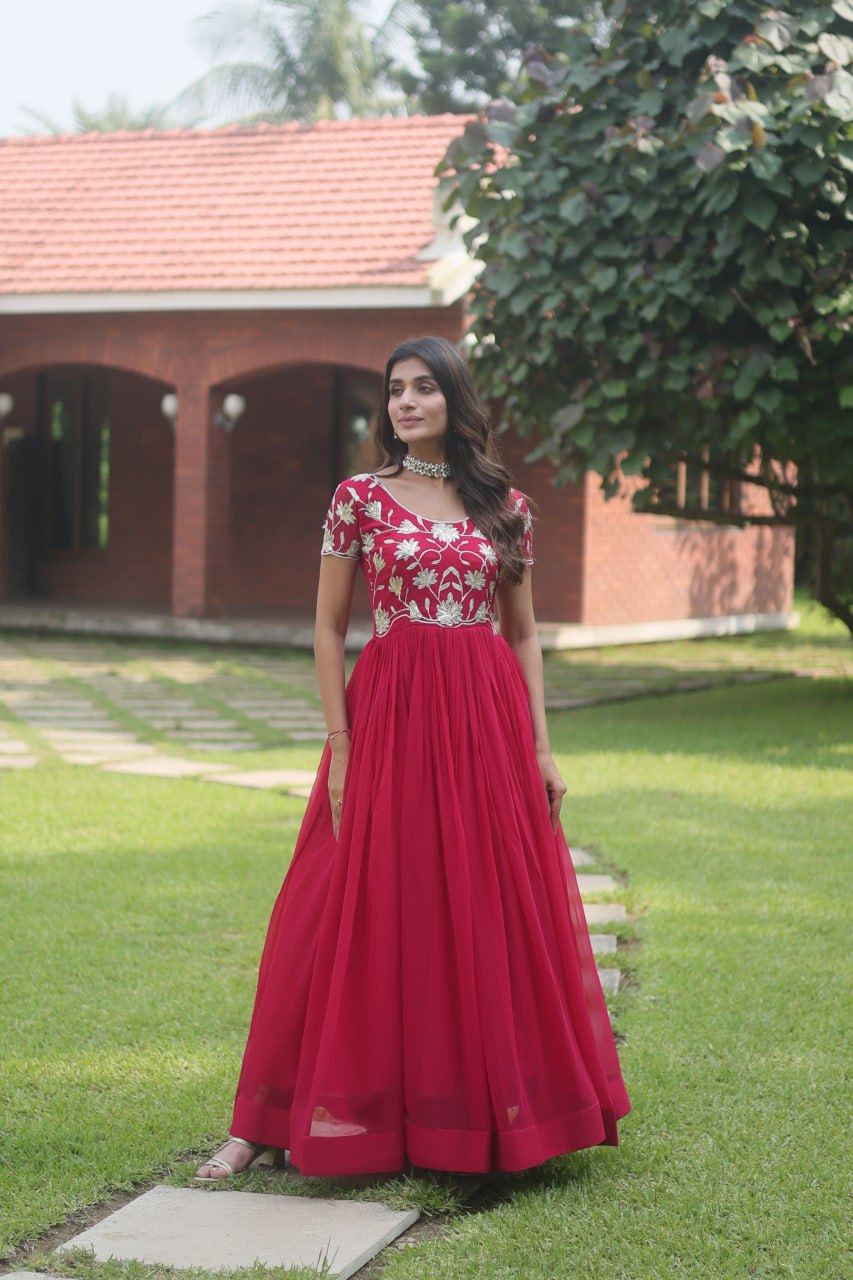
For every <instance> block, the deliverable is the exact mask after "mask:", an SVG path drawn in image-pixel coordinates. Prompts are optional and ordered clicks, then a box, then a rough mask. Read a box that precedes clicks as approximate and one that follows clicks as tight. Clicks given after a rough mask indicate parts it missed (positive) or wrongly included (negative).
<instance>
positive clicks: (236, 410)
mask: <svg viewBox="0 0 853 1280" xmlns="http://www.w3.org/2000/svg"><path fill="white" fill-rule="evenodd" d="M245 412H246V399H245V397H244V396H241V395H238V394H237V392H236V391H230V392H229V393H228V395H227V396H226V397H225V399H224V400H223V401H222V408H221V409H220V410H219V412H218V413H217V415H216V418H215V422H216V425H217V426H218V427H221V428H222V430H223V431H228V432H229V433H230V432H232V431H233V430H234V428H235V427H236V425H237V423H238V422H239V421H240V419H241V418H242V416H243V414H244V413H245Z"/></svg>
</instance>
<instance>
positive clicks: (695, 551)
mask: <svg viewBox="0 0 853 1280" xmlns="http://www.w3.org/2000/svg"><path fill="white" fill-rule="evenodd" d="M585 490H586V525H585V542H586V557H585V570H584V608H583V616H582V621H583V622H585V623H590V624H598V625H607V624H615V623H625V622H654V621H663V620H668V619H674V618H710V617H718V616H720V615H722V614H726V613H776V612H785V611H787V610H788V609H790V607H791V599H792V592H793V574H794V534H793V531H792V530H790V529H761V528H756V529H734V528H721V527H717V526H715V525H710V524H708V525H700V524H688V523H686V522H685V523H684V524H680V523H679V522H677V521H675V520H672V519H669V518H666V517H659V516H654V515H638V514H637V513H635V512H634V511H632V509H631V505H630V501H629V499H628V498H627V496H626V497H617V498H613V499H611V501H610V502H605V500H604V496H603V494H602V492H601V489H600V487H599V481H598V477H597V476H593V475H589V476H587V479H586V486H585Z"/></svg>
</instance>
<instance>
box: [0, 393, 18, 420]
mask: <svg viewBox="0 0 853 1280" xmlns="http://www.w3.org/2000/svg"><path fill="white" fill-rule="evenodd" d="M14 407H15V397H14V396H13V395H11V394H10V393H9V392H8V391H0V422H3V420H4V419H5V418H8V416H9V414H10V413H11V412H12V410H13V409H14Z"/></svg>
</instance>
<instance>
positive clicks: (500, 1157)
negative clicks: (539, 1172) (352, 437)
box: [231, 475, 629, 1175]
mask: <svg viewBox="0 0 853 1280" xmlns="http://www.w3.org/2000/svg"><path fill="white" fill-rule="evenodd" d="M512 501H513V503H514V504H515V505H516V507H517V508H518V509H519V510H521V511H522V513H523V514H524V515H525V517H526V521H527V526H528V529H527V533H526V536H525V546H524V554H525V558H526V559H528V560H530V555H531V537H530V529H529V525H530V518H529V513H528V511H527V506H526V504H525V502H524V498H523V497H522V495H521V494H520V493H518V492H516V491H515V490H513V491H512ZM322 550H323V554H325V555H335V556H344V557H349V558H352V559H355V560H360V562H361V567H362V570H363V572H364V574H365V577H366V579H367V584H368V588H369V591H370V597H371V603H372V608H373V620H374V635H373V637H372V639H371V640H370V642H369V643H368V645H367V646H366V648H365V649H364V651H363V652H362V654H361V655H360V656H359V658H358V661H357V663H356V665H355V669H354V671H353V674H352V677H351V679H350V681H349V684H348V687H347V707H348V713H349V723H350V726H351V728H352V738H351V748H350V754H349V762H348V766H347V777H346V785H345V793H344V803H343V810H342V816H341V827H340V834H339V838H338V839H337V840H336V839H335V837H334V835H333V832H332V821H331V810H330V805H329V797H328V792H327V782H328V772H329V762H330V752H329V749H328V747H326V748H325V749H324V751H323V755H322V759H321V761H320V767H319V771H318V774H317V779H316V782H315V785H314V789H313V791H312V794H311V798H310V800H309V802H308V807H307V811H306V813H305V818H304V821H303V824H302V828H301V830H300V833H299V837H298V839H297V842H296V848H295V852H294V855H293V861H292V863H291V866H290V869H289V871H288V873H287V877H286V879H285V881H284V885H283V886H282V889H281V892H280V894H279V897H278V899H277V901H276V904H275V907H274V910H273V914H272V919H271V922H270V926H269V932H268V935H267V940H266V945H265V948H264V952H263V957H262V960H261V966H260V975H259V980H258V989H257V996H256V999H255V1006H254V1012H253V1016H252V1023H251V1029H250V1033H249V1038H248V1044H247V1046H246V1052H245V1057H244V1060H243V1067H242V1072H241V1075H240V1081H239V1085H238V1089H237V1098H236V1103H235V1108H234V1117H233V1122H232V1126H231V1132H232V1133H234V1134H237V1135H239V1136H240V1137H243V1138H247V1139H249V1140H250V1141H253V1142H259V1143H265V1144H268V1145H271V1146H278V1147H284V1148H288V1149H289V1150H290V1152H291V1157H292V1160H293V1163H294V1164H295V1165H296V1166H297V1167H298V1168H299V1169H300V1170H301V1171H302V1172H303V1173H304V1174H319V1175H344V1174H352V1173H380V1172H386V1171H387V1172H390V1171H394V1170H400V1169H403V1168H405V1167H406V1166H407V1165H414V1166H422V1167H425V1168H431V1169H446V1170H454V1171H457V1172H483V1171H488V1170H491V1169H505V1170H512V1169H524V1168H528V1167H530V1166H533V1165H536V1164H539V1163H541V1162H542V1161H544V1160H547V1159H548V1158H549V1157H552V1156H557V1155H560V1154H561V1153H563V1152H567V1151H573V1150H576V1149H578V1148H580V1147H590V1146H594V1145H597V1144H599V1143H607V1144H611V1145H615V1144H616V1142H617V1133H616V1122H617V1120H618V1119H619V1118H620V1117H622V1116H624V1115H626V1114H627V1112H628V1110H629V1102H628V1096H627V1093H626V1091H625V1086H624V1084H623V1082H622V1077H621V1074H620V1070H619V1062H618V1059H617V1055H616V1048H615V1044H614V1040H613V1035H612V1032H611V1028H610V1022H609V1018H608V1014H607V1010H606V1007H605V1003H604V998H603V996H602V993H601V987H600V984H599V981H598V976H597V972H596V967H595V961H594V959H593V954H592V949H591V946H590V941H589V934H588V931H587V926H586V921H585V918H584V912H583V907H582V905H581V899H580V895H579V892H578V888H577V882H576V879H575V874H574V870H573V867H572V863H571V858H570V856H569V851H568V848H567V846H566V842H565V838H564V836H563V833H562V830H560V829H558V831H557V834H556V835H554V833H553V831H552V829H551V823H550V818H549V814H548V804H547V799H546V795H545V790H544V787H543V783H542V778H541V775H540V773H539V768H538V765H537V759H536V754H535V749H534V741H533V730H532V725H531V719H530V711H529V706H528V694H527V687H526V685H525V682H524V678H523V676H522V674H521V670H520V667H519V665H518V662H517V660H516V658H515V655H514V654H513V653H512V651H511V649H510V648H509V646H508V645H507V643H506V641H505V640H503V639H502V637H501V636H500V635H499V634H497V632H496V629H495V625H494V596H495V587H496V583H497V577H498V564H497V557H496V555H495V551H494V548H493V547H492V545H491V543H490V542H489V541H488V539H487V538H486V537H485V536H484V535H483V534H482V532H481V531H480V530H479V529H477V528H476V527H475V525H474V523H473V522H472V521H471V520H470V519H465V520H457V521H446V520H431V519H429V518H426V517H422V516H419V515H417V514H415V513H414V512H412V511H408V510H406V508H405V507H403V506H402V505H401V504H400V502H398V501H397V499H396V498H394V497H392V496H391V494H390V492H389V491H388V490H387V489H386V488H385V487H384V485H383V484H382V482H381V481H380V480H378V479H377V478H376V477H374V476H371V475H357V476H353V477H352V478H351V479H349V480H345V481H343V482H342V483H341V484H340V485H339V486H338V488H337V490H336V492H335V495H334V498H333V500H332V505H331V507H330V509H329V513H328V516H327V518H326V526H325V535H324V540H323V548H322ZM531 563H532V561H531Z"/></svg>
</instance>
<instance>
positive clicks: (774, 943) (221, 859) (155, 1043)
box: [0, 622, 853, 1280]
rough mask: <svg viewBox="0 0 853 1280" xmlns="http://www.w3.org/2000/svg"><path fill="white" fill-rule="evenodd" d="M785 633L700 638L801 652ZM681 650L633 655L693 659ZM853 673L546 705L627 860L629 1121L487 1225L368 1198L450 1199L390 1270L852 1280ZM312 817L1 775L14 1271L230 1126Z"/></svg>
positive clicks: (835, 642)
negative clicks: (435, 1226) (53, 1234)
mask: <svg viewBox="0 0 853 1280" xmlns="http://www.w3.org/2000/svg"><path fill="white" fill-rule="evenodd" d="M838 635H839V633H838V631H837V629H833V628H830V627H827V626H824V625H823V624H822V623H820V622H817V623H815V632H814V634H812V635H811V636H805V637H799V638H798V637H796V636H793V637H788V638H787V643H788V646H789V650H788V652H789V662H790V664H791V665H793V666H795V667H797V666H799V667H802V665H803V664H802V663H800V662H799V661H798V660H797V659H794V658H791V657H790V655H791V653H793V651H794V650H796V649H797V647H798V646H802V645H803V644H804V643H806V642H808V643H809V644H811V645H813V647H814V649H815V650H816V651H817V652H820V653H823V654H824V656H825V655H826V654H827V653H829V652H831V653H832V654H833V655H834V656H833V657H832V658H831V659H830V660H829V664H828V670H829V672H830V673H831V672H833V671H835V670H837V664H838V663H840V664H842V665H843V664H845V663H846V662H847V657H846V652H847V651H846V648H845V647H844V642H843V641H842V640H841V639H840V638H837V637H838ZM785 642H786V637H784V636H780V637H773V638H772V644H768V638H766V637H754V638H751V639H736V640H733V641H714V642H707V644H708V645H711V646H716V647H720V646H725V645H727V644H732V645H736V646H738V649H739V650H740V651H743V650H746V651H747V652H746V655H745V657H743V658H742V657H741V656H738V658H737V663H738V664H739V665H744V666H749V665H753V666H757V667H761V666H763V665H765V662H764V659H763V658H762V652H763V651H765V650H767V651H769V652H770V653H771V654H772V661H771V662H768V663H767V665H772V666H774V668H775V669H790V667H785V664H784V662H783V661H782V658H783V656H784V645H785ZM667 648H669V646H654V647H644V653H645V657H644V658H643V661H644V662H646V663H649V662H650V661H651V660H653V661H654V663H656V664H661V665H667V662H670V663H671V664H672V665H673V666H676V665H677V664H678V662H679V661H681V660H682V655H681V654H680V653H679V654H678V655H673V654H669V655H667V653H666V650H667ZM677 648H679V649H687V651H688V653H692V654H693V659H694V661H695V662H696V663H698V665H702V666H705V665H710V664H711V663H712V661H714V660H715V659H714V654H713V652H712V651H711V650H710V649H706V651H705V653H704V654H703V653H702V652H701V651H702V650H703V649H704V648H705V644H698V645H695V646H677ZM722 652H723V653H724V652H725V650H724V649H723V650H722ZM634 653H636V650H632V651H627V650H626V651H622V654H621V657H620V656H619V655H617V654H615V653H612V654H611V655H609V658H608V660H613V661H616V660H617V658H618V660H620V661H623V662H624V663H625V664H630V662H631V661H633V658H632V654H634ZM578 660H583V661H588V660H589V656H588V655H587V656H586V657H585V658H584V657H583V655H578ZM684 660H685V661H686V660H687V658H686V656H685V657H684ZM834 664H835V665H834ZM824 669H826V668H824ZM850 689H851V686H850V684H849V683H848V682H845V681H843V680H839V679H836V678H825V679H804V678H799V679H796V678H790V679H779V680H775V681H773V682H772V683H768V684H755V685H744V686H729V687H722V688H715V689H713V690H710V691H707V692H700V693H683V694H678V693H676V694H673V695H671V696H667V697H665V698H646V699H639V700H636V701H631V702H625V703H613V704H609V705H605V706H599V707H592V708H587V709H584V710H580V711H573V712H562V713H559V714H556V715H554V716H552V718H551V724H552V736H553V740H554V744H555V748H556V750H557V752H558V754H559V758H560V760H561V763H562V766H563V768H564V771H565V776H566V779H567V781H568V784H569V796H570V800H569V804H568V816H567V827H568V830H569V834H570V837H571V838H572V839H573V840H574V841H575V842H576V843H578V844H585V845H587V846H594V847H595V848H596V849H597V850H598V851H599V852H600V854H601V857H602V861H603V864H604V865H605V866H606V867H608V868H610V869H613V870H614V871H615V872H617V873H618V874H620V875H624V877H625V883H624V892H622V893H621V894H620V898H621V899H622V900H623V901H625V902H626V903H627V904H628V906H629V907H630V908H631V909H632V910H633V911H635V912H636V913H637V917H638V922H637V926H636V928H635V929H633V930H631V929H627V930H624V931H623V932H624V933H625V935H626V936H629V935H631V934H634V935H637V940H636V941H634V942H633V943H632V944H631V946H630V947H626V948H625V950H624V952H623V953H621V955H620V959H621V961H622V963H623V964H624V965H626V966H627V968H628V972H629V975H630V982H629V985H628V988H627V991H626V994H624V995H622V996H620V997H619V1000H618V1001H617V1005H616V1024H617V1027H618V1030H619V1034H620V1036H622V1037H623V1043H622V1046H621V1054H622V1059H623V1066H624V1070H625V1075H626V1078H627V1081H628V1086H629V1089H630V1091H631V1094H632V1099H633V1103H634V1108H635V1110H634V1113H633V1114H632V1116H631V1117H629V1118H628V1120H627V1121H625V1122H624V1124H623V1126H622V1133H623V1143H622V1146H621V1147H620V1148H618V1149H616V1150H612V1149H603V1148H602V1149H600V1150H596V1151H592V1152H586V1153H580V1154H577V1155H574V1156H570V1157H565V1158H563V1159H560V1160H557V1161H553V1162H551V1163H550V1164H548V1165H547V1166H545V1167H543V1168H542V1169H541V1170H536V1171H533V1172H531V1173H528V1174H525V1175H520V1176H515V1177H500V1178H496V1179H494V1180H493V1182H492V1183H491V1184H490V1186H489V1188H488V1193H487V1195H486V1196H485V1198H484V1199H483V1200H482V1202H481V1203H480V1204H479V1206H478V1211H476V1212H467V1211H459V1210H460V1201H461V1197H462V1195H463V1188H460V1187H458V1186H455V1185H446V1184H445V1183H443V1182H442V1181H441V1180H440V1179H429V1178H425V1179H422V1180H414V1181H412V1180H397V1181H395V1182H394V1183H393V1184H391V1185H387V1184H381V1183H377V1184H376V1185H374V1186H372V1187H370V1188H368V1189H366V1190H357V1191H353V1190H352V1189H351V1188H350V1189H348V1191H347V1194H370V1195H374V1196H380V1195H381V1196H384V1197H385V1198H386V1199H390V1200H391V1201H392V1202H394V1203H403V1202H406V1201H411V1200H412V1199H415V1200H421V1201H422V1202H423V1203H424V1205H425V1207H426V1208H427V1209H429V1210H431V1211H433V1212H442V1211H443V1212H445V1214H446V1216H445V1218H444V1219H443V1229H442V1230H441V1231H440V1232H439V1233H438V1234H437V1235H435V1236H430V1237H429V1238H424V1239H423V1240H422V1241H420V1242H419V1243H418V1244H417V1245H416V1246H415V1247H412V1248H410V1249H407V1250H405V1251H394V1250H389V1251H388V1252H387V1254H386V1255H384V1265H383V1267H382V1275H383V1277H387V1280H403V1278H405V1280H423V1278H424V1277H427V1278H428V1280H443V1278H447V1280H468V1278H469V1277H470V1278H471V1280H474V1277H477V1280H479V1278H480V1277H482V1276H487V1277H489V1280H504V1278H506V1280H509V1278H512V1280H516V1278H518V1280H552V1278H553V1280H557V1278H558V1277H559V1280H562V1278H563V1277H564V1276H572V1277H577V1278H578V1280H587V1277H588V1278H589V1280H593V1278H596V1280H597V1278H598V1277H605V1276H606V1277H607V1280H658V1278H659V1277H660V1278H662V1280H668V1277H670V1276H672V1277H691V1278H692V1277H695V1278H696V1280H699V1278H700V1277H701V1278H702V1280H706V1278H708V1277H713V1278H714V1280H729V1278H730V1280H742V1278H744V1280H745V1278H747V1277H749V1278H751V1277H759V1278H767V1280H777V1278H780V1277H792V1278H795V1280H836V1278H839V1280H840V1277H841V1276H842V1274H844V1261H843V1254H842V1240H841V1232H842V1226H841V1222H842V1206H843V1203H844V1196H845V1183H846V1180H847V1179H848V1178H849V1174H848V1167H849V1153H846V1152H845V1151H844V1141H843V1134H844V1133H845V1129H846V1109H845V1107H844V1098H845V1094H844V1089H843V1084H842V1081H843V1076H844V1070H845V1066H846V1061H847V1058H848V1057H849V1052H845V1049H846V1046H845V1044H844V1037H843V1028H844V1022H845V1016H846V1015H849V991H848V990H846V989H845V985H844V971H843V965H844V956H845V954H846V951H847V944H848V931H847V928H846V915H847V911H846V910H845V890H846V876H847V874H849V872H848V866H849V852H850V844H851V837H850V826H851V824H850V815H851V811H853V810H852V809H851V802H853V782H851V779H853V773H852V772H851V769H850V765H851V760H853V742H851V733H850V725H851V723H853V714H851V713H853V697H851V692H850ZM291 751H292V753H293V754H292V762H293V763H294V764H295V763H297V759H298V762H299V763H300V764H304V762H305V757H306V749H305V748H304V747H302V748H292V749H288V748H279V749H278V750H277V751H276V763H284V762H285V761H286V760H289V759H291V756H290V752H291ZM253 763H254V761H253ZM301 812H302V805H301V803H300V802H299V801H295V800H289V799H285V798H283V797H281V796H278V795H274V794H269V793H264V792H251V791H243V790H237V789H233V790H232V789H231V788H228V787H219V786H213V785H210V784H205V783H201V782H196V781H166V780H154V779H143V778H129V777H120V776H117V775H108V774H103V773H99V772H97V771H96V770H90V769H85V768H73V767H68V766H63V765H61V764H59V763H56V762H52V763H50V764H47V765H44V766H42V767H40V768H38V769H36V770H33V771H30V772H26V773H21V774H16V775H3V774H0V868H2V870H0V875H2V898H3V938H4V945H3V948H2V952H0V991H2V1003H3V1006H4V1015H3V1022H4V1027H3V1035H2V1044H0V1056H2V1062H0V1071H2V1093H3V1097H2V1111H3V1117H4V1119H3V1126H4V1133H3V1138H2V1145H0V1206H2V1209H0V1258H2V1257H4V1256H5V1257H8V1256H10V1255H11V1254H12V1251H13V1250H14V1248H15V1246H16V1245H17V1244H19V1243H20V1242H21V1241H24V1240H29V1239H33V1238H34V1237H36V1236H38V1235H39V1234H40V1233H42V1232H44V1231H45V1230H46V1229H47V1228H48V1227H49V1226H50V1225H51V1224H53V1223H57V1222H60V1221H61V1220H63V1219H64V1218H65V1217H66V1215H68V1214H70V1213H71V1212H72V1211H73V1210H76V1209H78V1208H81V1207H84V1206H86V1205H89V1204H93V1203H95V1202H96V1201H98V1200H100V1199H103V1198H105V1197H106V1196H108V1195H109V1194H111V1193H112V1192H113V1191H116V1190H118V1189H121V1188H129V1187H131V1186H133V1185H135V1184H138V1183H141V1182H144V1181H145V1180H146V1179H148V1178H151V1177H154V1176H158V1177H163V1176H171V1177H173V1178H174V1180H176V1181H179V1182H182V1181H185V1180H186V1179H187V1177H188V1174H189V1171H190V1168H191V1166H190V1165H189V1164H187V1163H185V1159H184V1158H185V1157H186V1156H187V1154H188V1153H191V1152H201V1151H205V1150H207V1149H208V1147H209V1144H210V1143H211V1141H213V1140H214V1139H215V1137H216V1136H217V1135H218V1134H219V1133H220V1132H221V1131H222V1130H223V1128H224V1126H225V1125H226V1124H227V1120H228V1114H229V1106H230V1101H231V1096H232V1092H233V1087H234V1083H235V1071H236V1068H237V1065H238V1063H239V1057H240V1052H241V1050H242V1044H243V1038H244V1035H245V1030H246V1022H247V1018H248V1013H249V1006H250V1000H251V993H252V989H253V984H254V976H255V966H256V963H257V958H258V952H259V948H260V944H261V941H262V936H263V929H264V926H265V923H266V918H267V915H268V911H269V908H270V905H271V901H272V898H273V896H274V894H275V892H276V891H277V889H278V886H279V884H280V881H281V877H282V875H283V872H284V870H285V868H286V863H287V859H288V856H289V852H290V850H291V848H292V844H293V840H294V836H295V833H296V831H297V829H298V823H299V818H300V815H301ZM244 1185H252V1186H253V1187H254V1186H256V1185H263V1183H261V1182H260V1179H258V1178H257V1177H256V1176H253V1179H252V1181H251V1183H247V1182H246V1181H245V1180H244ZM279 1189H281V1188H280V1185H279ZM318 1189H319V1190H320V1191H321V1192H322V1191H325V1192H328V1191H329V1187H328V1184H325V1183H309V1184H308V1185H307V1186H305V1187H304V1188H303V1190H305V1191H308V1192H311V1191H314V1192H316V1191H317V1190H318ZM332 1190H333V1191H334V1193H335V1194H339V1193H341V1191H342V1188H340V1187H339V1186H338V1185H337V1184H336V1185H335V1186H334V1187H333V1188H332ZM211 1194H217V1192H212V1193H211ZM15 1257H16V1259H17V1260H18V1261H19V1262H20V1263H23V1261H24V1256H23V1254H17V1255H15ZM44 1265H47V1263H46V1262H44ZM50 1269H51V1270H53V1271H54V1272H56V1273H59V1272H60V1271H68V1273H69V1274H70V1273H71V1271H72V1269H73V1268H72V1267H71V1266H70V1265H69V1264H67V1263H65V1264H60V1263H59V1261H58V1260H54V1259H51V1261H50ZM78 1274H79V1273H78Z"/></svg>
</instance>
